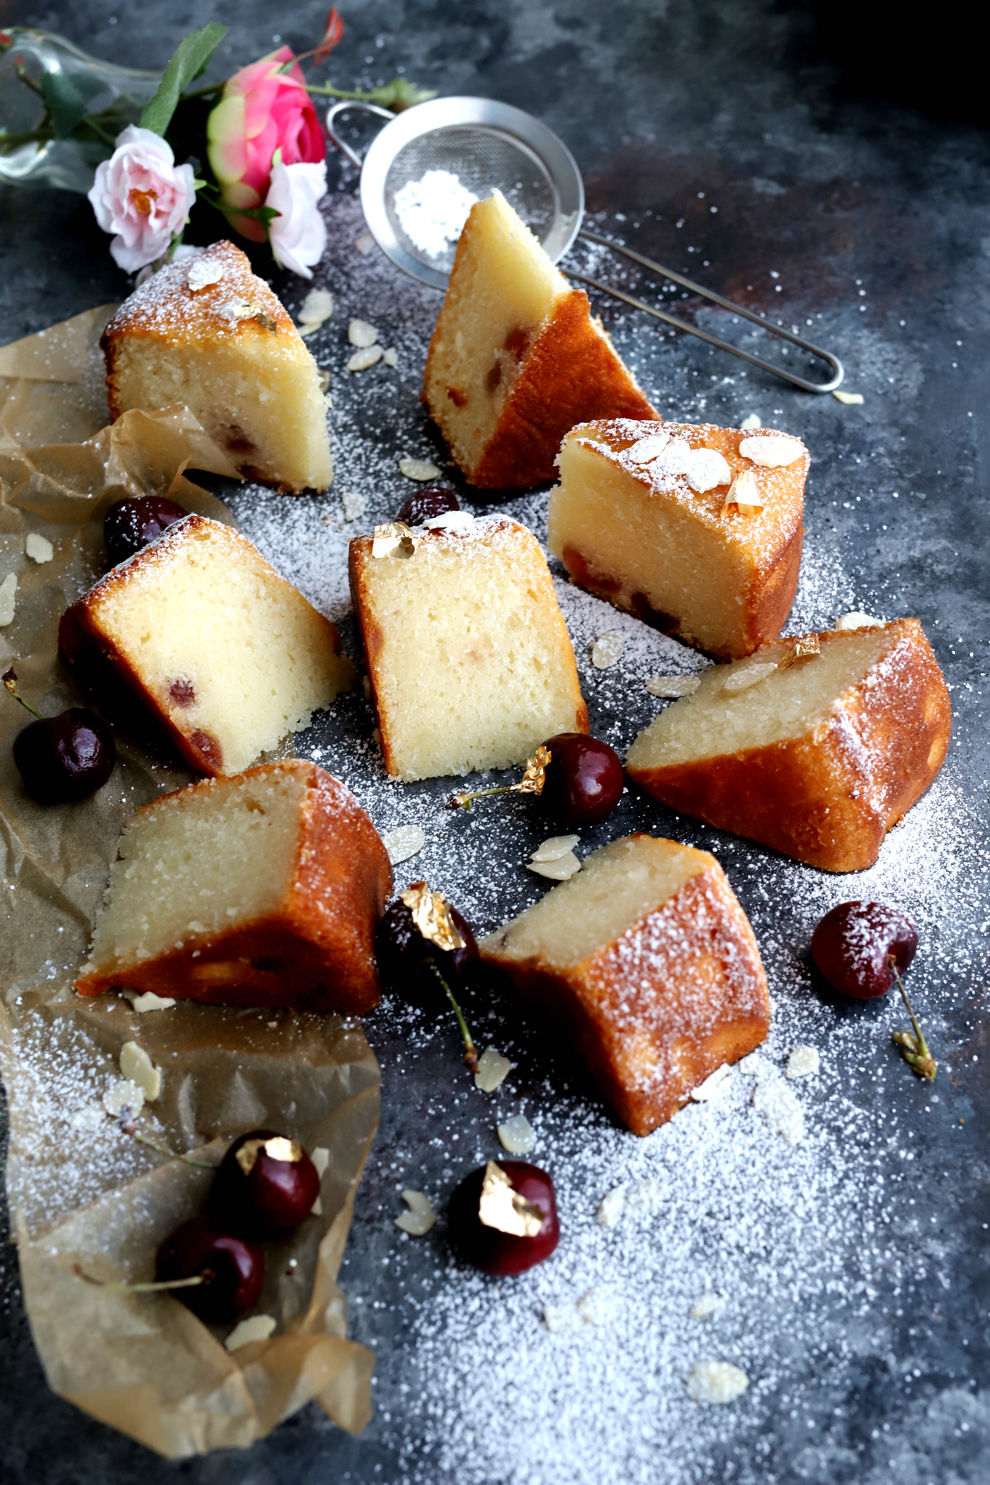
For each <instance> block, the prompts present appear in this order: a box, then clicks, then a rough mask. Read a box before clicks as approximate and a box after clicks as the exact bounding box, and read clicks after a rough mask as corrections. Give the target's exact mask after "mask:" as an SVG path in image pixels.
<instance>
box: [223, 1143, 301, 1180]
mask: <svg viewBox="0 0 990 1485" xmlns="http://www.w3.org/2000/svg"><path fill="white" fill-rule="evenodd" d="M262 1150H264V1152H265V1154H266V1155H267V1156H268V1158H269V1160H280V1161H282V1162H283V1163H284V1164H287V1165H298V1163H299V1161H300V1160H301V1159H302V1157H303V1148H302V1145H301V1144H300V1143H299V1141H298V1140H287V1139H285V1138H284V1137H283V1136H282V1135H273V1136H272V1138H271V1139H267V1140H261V1139H255V1140H245V1141H244V1143H243V1145H241V1147H240V1149H239V1150H238V1152H237V1154H236V1155H235V1156H234V1159H235V1160H236V1161H237V1164H238V1165H239V1166H240V1168H241V1170H242V1171H243V1172H244V1174H245V1175H246V1176H249V1175H250V1174H251V1172H252V1171H253V1170H254V1167H255V1165H256V1164H257V1160H258V1156H259V1155H260V1154H261V1152H262Z"/></svg>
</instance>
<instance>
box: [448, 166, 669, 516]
mask: <svg viewBox="0 0 990 1485" xmlns="http://www.w3.org/2000/svg"><path fill="white" fill-rule="evenodd" d="M423 401H424V402H425V403H426V406H427V407H428V408H429V411H430V416H431V417H432V418H433V420H434V422H435V423H437V424H438V425H439V428H440V430H441V432H442V433H443V436H444V438H445V439H446V440H447V444H448V446H449V448H450V452H451V453H452V454H453V456H454V459H455V460H456V461H457V463H458V465H459V466H460V467H461V469H462V470H463V471H464V474H465V475H466V476H467V479H468V480H469V481H470V483H471V484H473V485H479V486H482V487H484V488H489V489H500V488H504V487H512V488H528V487H529V486H532V485H538V484H542V483H545V482H546V481H547V480H552V479H553V478H554V459H555V457H556V454H557V450H558V449H559V447H560V441H561V439H562V438H563V436H564V434H565V433H566V432H567V430H568V429H569V428H573V426H574V424H575V423H580V422H582V421H583V420H585V419H588V418H609V417H611V418H615V417H630V418H650V417H654V416H655V413H654V411H653V408H652V407H651V406H650V403H649V401H648V400H647V398H646V396H645V394H644V393H643V391H642V390H641V389H640V387H639V386H638V385H637V384H636V381H635V379H634V378H633V377H632V375H631V374H630V373H629V371H627V369H626V367H625V366H623V364H622V362H621V360H620V359H619V357H618V355H617V354H616V352H615V350H614V349H613V346H612V342H611V341H610V340H609V338H608V336H607V335H606V333H605V331H604V330H603V328H602V325H601V322H600V321H599V320H595V319H592V317H591V311H590V308H589V305H588V296H587V294H585V293H584V291H583V290H581V289H572V288H571V286H570V284H569V283H568V282H567V280H566V279H565V278H564V276H563V274H562V273H560V272H559V270H558V269H557V268H555V267H554V265H553V263H552V262H551V261H550V259H549V258H548V256H547V254H546V253H545V252H544V251H543V248H542V247H541V246H540V244H539V242H538V241H537V240H536V238H535V237H534V236H533V234H532V232H530V230H529V228H528V227H526V225H525V224H524V223H523V222H522V221H521V220H520V218H519V217H518V216H517V215H516V213H515V212H514V211H513V210H512V207H511V206H510V205H509V203H508V202H507V201H506V200H505V197H504V196H503V195H502V194H501V193H500V192H499V191H495V192H493V194H492V195H491V196H490V197H489V198H488V200H487V201H479V202H477V203H476V204H475V205H474V206H473V207H472V208H471V214H470V216H469V217H468V219H467V222H466V223H465V225H464V229H463V231H462V233H461V236H460V240H459V241H458V244H457V253H456V256H455V258H454V267H453V269H452V271H451V275H450V283H449V285H448V288H447V297H446V299H445V300H444V303H443V308H442V309H441V311H440V318H439V319H438V321H437V327H436V330H435V331H434V333H433V339H432V340H431V342H430V353H429V356H428V358H427V362H426V371H425V374H424V378H423Z"/></svg>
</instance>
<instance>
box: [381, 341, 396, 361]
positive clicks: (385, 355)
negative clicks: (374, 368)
mask: <svg viewBox="0 0 990 1485" xmlns="http://www.w3.org/2000/svg"><path fill="white" fill-rule="evenodd" d="M382 360H383V361H384V362H385V365H386V366H398V364H399V356H398V352H397V351H396V349H395V346H392V345H390V346H387V347H386V349H385V350H384V351H382Z"/></svg>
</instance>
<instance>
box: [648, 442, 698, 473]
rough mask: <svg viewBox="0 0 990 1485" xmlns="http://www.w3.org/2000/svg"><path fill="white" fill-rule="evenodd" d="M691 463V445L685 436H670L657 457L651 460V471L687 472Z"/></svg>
mask: <svg viewBox="0 0 990 1485" xmlns="http://www.w3.org/2000/svg"><path fill="white" fill-rule="evenodd" d="M690 465H691V445H690V444H689V443H688V441H687V439H686V438H672V439H671V440H670V443H669V444H668V445H667V447H666V448H665V449H664V451H663V453H662V454H661V455H660V457H659V459H655V460H654V461H653V466H652V470H651V473H654V472H655V473H657V474H660V475H667V476H668V477H669V476H671V475H678V474H687V472H688V469H689V468H690Z"/></svg>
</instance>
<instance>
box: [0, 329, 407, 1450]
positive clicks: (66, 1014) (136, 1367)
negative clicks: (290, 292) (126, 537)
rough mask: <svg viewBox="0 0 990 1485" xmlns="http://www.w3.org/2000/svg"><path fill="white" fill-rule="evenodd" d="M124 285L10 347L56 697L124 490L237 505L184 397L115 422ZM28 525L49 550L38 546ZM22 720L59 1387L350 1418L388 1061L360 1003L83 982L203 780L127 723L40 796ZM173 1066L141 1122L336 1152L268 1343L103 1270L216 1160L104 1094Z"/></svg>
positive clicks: (362, 1354) (197, 1199) (33, 1200)
mask: <svg viewBox="0 0 990 1485" xmlns="http://www.w3.org/2000/svg"><path fill="white" fill-rule="evenodd" d="M112 309H113V306H112V305H111V306H104V307H103V308H101V309H97V310H92V311H90V312H88V313H87V314H84V315H78V316H76V317H75V319H73V320H68V321H66V322H65V323H64V324H63V325H57V326H54V327H52V329H51V330H49V331H45V332H43V333H42V334H41V335H35V336H31V337H29V338H28V339H26V340H23V341H19V342H17V343H15V344H14V345H12V346H6V347H3V348H0V495H2V501H0V580H2V579H3V578H4V577H5V576H6V575H7V573H9V572H14V573H16V575H17V582H18V588H17V596H16V609H15V615H14V620H13V622H12V623H11V624H9V625H7V626H6V627H3V628H0V668H2V669H6V668H7V667H8V666H9V665H11V664H13V665H14V667H15V669H16V672H17V677H18V686H19V690H20V691H21V694H22V695H24V696H26V697H27V699H28V700H30V701H31V702H32V704H33V705H35V706H36V707H37V708H38V710H39V711H40V712H42V713H43V714H44V715H46V716H50V715H54V714H55V713H57V712H59V711H61V710H62V709H63V708H64V707H66V706H71V705H79V704H81V698H80V697H79V696H78V695H77V694H76V692H75V690H74V688H73V687H72V685H71V683H70V682H69V680H68V678H67V676H66V675H65V674H64V672H63V670H62V668H61V666H60V664H59V661H58V658H57V653H56V644H57V633H58V621H59V618H60V616H61V614H62V612H63V610H64V609H65V608H66V607H67V606H68V604H69V603H71V602H72V601H73V600H74V599H75V598H76V597H77V596H78V594H79V593H80V592H81V591H82V590H83V589H84V588H85V587H86V586H88V584H89V583H90V582H92V581H94V580H95V578H96V577H97V576H98V575H99V574H100V572H101V571H102V570H103V565H104V552H103V538H102V517H103V514H104V512H105V510H106V508H107V506H108V505H109V504H110V503H111V501H113V500H116V499H119V498H121V497H122V496H124V495H138V494H167V495H169V496H171V497H172V498H173V499H177V500H179V501H180V503H181V504H183V505H185V506H186V507H187V508H188V509H190V510H195V511H198V512H199V513H200V514H203V515H209V516H212V517H214V518H215V519H217V520H222V521H226V522H228V523H230V524H233V518H232V516H231V514H230V512H229V511H228V510H227V508H226V507H225V506H224V505H223V504H222V503H221V502H220V501H218V500H217V499H215V497H213V496H212V495H210V494H208V493H207V492H206V491H205V490H202V489H201V488H199V487H198V486H197V485H195V484H193V483H192V482H191V481H189V480H188V479H187V478H186V476H185V470H186V469H187V468H188V467H190V466H192V467H195V468H198V469H209V470H213V471H215V472H217V473H231V472H232V471H231V470H230V469H229V466H227V462H226V460H225V458H224V456H223V455H222V454H221V453H220V452H219V451H218V450H217V449H216V448H215V447H214V446H213V445H212V444H211V443H210V441H209V439H208V438H207V437H206V435H205V433H204V432H203V430H202V428H201V427H200V425H199V424H198V422H197V421H196V419H195V418H194V417H193V416H192V415H191V414H190V413H189V412H188V410H187V409H185V408H172V409H168V410H167V411H166V412H163V413H156V414H146V413H141V412H129V413H126V414H124V416H123V417H122V418H120V419H119V420H118V421H117V422H116V423H115V424H114V425H113V426H112V427H106V426H104V425H105V423H106V419H107V408H106V400H105V394H104V393H103V388H102V357H100V356H99V351H98V341H99V336H100V333H101V331H102V328H103V326H104V324H105V323H106V320H107V319H108V317H109V315H110V313H111V312H112ZM29 532H37V533H39V534H40V535H42V536H44V537H46V538H47V539H48V540H49V541H50V542H51V543H52V546H53V548H54V557H53V560H52V561H50V562H47V563H43V564H38V563H35V562H34V561H33V560H32V559H31V558H29V557H28V556H27V555H26V553H25V538H26V536H27V534H28V533H29ZM28 721H29V718H28V717H27V715H26V714H25V713H24V712H23V710H22V709H21V708H20V707H18V706H17V705H16V703H15V702H13V701H12V700H11V699H10V698H8V697H7V696H6V695H4V694H2V693H0V871H2V880H0V891H2V897H3V901H2V905H0V914H2V917H0V921H2V925H3V926H2V930H0V1076H2V1078H3V1081H4V1084H5V1086H6V1091H7V1098H8V1105H9V1112H10V1148H9V1155H8V1163H7V1193H8V1198H9V1201H10V1207H11V1215H12V1230H13V1233H14V1236H15V1240H16V1242H17V1245H18V1255H19V1259H20V1268H21V1276H22V1280H23V1285H24V1294H25V1301H26V1307H27V1313H28V1318H29V1320H30V1324H31V1329H32V1333H33V1335H34V1339H35V1343H36V1345H37V1348H38V1352H39V1355H40V1357H41V1361H42V1364H43V1366H44V1368H45V1373H46V1375H47V1377H48V1381H49V1382H50V1384H51V1386H52V1387H53V1388H54V1390H55V1391H56V1392H58V1393H60V1394H61V1395H62V1396H63V1397H66V1398H68V1399H69V1400H70V1401H72V1402H74V1403H75V1404H77V1405H78V1406H79V1407H81V1408H83V1409H84V1410H85V1411H86V1412H88V1413H90V1414H92V1415H93V1416H94V1417H96V1418H99V1419H101V1420H102V1421H103V1422H105V1423H109V1424H111V1425H112V1426H113V1427H114V1428H118V1429H120V1430H121V1431H122V1432H124V1433H127V1434H130V1435H131V1436H132V1437H133V1438H136V1439H139V1440H140V1441H141V1442H142V1443H144V1444H146V1445H148V1446H149V1447H150V1448H152V1449H155V1450H156V1451H157V1452H158V1453H160V1454H162V1455H165V1456H167V1457H168V1458H172V1459H178V1458H182V1457H184V1456H187V1455H190V1454H196V1453H203V1452H205V1451H207V1450H210V1449H214V1448H219V1447H221V1446H228V1447H229V1446H231V1445H234V1446H246V1445H248V1444H250V1443H252V1442H253V1441H254V1440H255V1439H257V1438H261V1437H263V1436H264V1435H265V1434H266V1433H268V1432H269V1431H270V1430H271V1429H272V1428H273V1427H274V1426H275V1425H276V1424H277V1423H278V1422H279V1421H280V1420H281V1419H283V1418H286V1417H288V1416H289V1415H290V1414H291V1413H293V1412H294V1411H295V1410H296V1409H297V1408H299V1407H301V1406H302V1405H303V1404H304V1403H305V1402H307V1401H309V1400H310V1399H313V1398H315V1399H316V1400H317V1401H318V1402H319V1403H320V1404H321V1406H322V1407H323V1408H324V1409H325V1411H326V1412H327V1414H328V1415H329V1416H330V1417H331V1418H332V1419H333V1420H334V1422H336V1423H338V1424H339V1425H340V1426H341V1427H343V1428H346V1429H349V1430H351V1431H352V1432H357V1431H359V1430H360V1429H361V1428H362V1427H363V1426H364V1424H365V1423H366V1421H367V1419H368V1418H369V1417H370V1412H371V1404H370V1397H371V1389H370V1380H371V1371H372V1367H373V1365H374V1357H373V1355H372V1353H371V1352H370V1351H368V1350H367V1349H366V1348H365V1347H363V1346H360V1345H357V1344H356V1343H355V1342H353V1341H349V1340H347V1338H346V1299H345V1296H344V1293H343V1291H342V1290H341V1289H340V1287H339V1285H338V1284H337V1282H336V1278H337V1273H338V1270H339V1267H340V1262H341V1257H342V1254H343V1250H344V1244H345V1242H346V1238H347V1231H348V1228H349V1225H350V1220H351V1212H352V1206H353V1201H354V1194H355V1191H356V1187H357V1182H358V1180H359V1178H360V1175H361V1171H362V1168H363V1166H364V1162H365V1160H366V1158H367V1154H368V1150H369V1148H370V1146H371V1141H372V1139H373V1137H374V1133H375V1130H376V1128H377V1123H378V1108H379V1073H378V1067H377V1064H376V1062H375V1058H374V1055H373V1053H372V1052H371V1050H370V1048H369V1047H368V1044H367V1042H366V1041H365V1038H364V1035H363V1033H362V1031H361V1029H360V1026H359V1024H358V1023H357V1022H356V1021H354V1020H349V1019H347V1018H344V1017H333V1016H326V1017H318V1016H299V1015H295V1014H293V1013H291V1012H280V1011H270V1010H268V1011H253V1010H243V1009H235V1008H230V1009H228V1008H225V1007H218V1006H217V1007H215V1006H201V1005H196V1004H193V1003H192V1002H185V1003H183V1002H180V1003H179V1004H177V1005H176V1006H175V1007H173V1008H172V1009H169V1010H154V1011H150V1012H147V1013H144V1014H138V1013H137V1012H136V1011H134V1010H133V1009H132V1007H131V1005H130V1003H129V1002H128V1001H127V999H126V998H125V997H123V996H121V995H117V994H113V995H105V996H102V997H99V998H97V999H96V1000H88V999H83V998H81V997H79V996H77V995H76V994H75V991H74V990H73V988H72V978H73V974H74V971H75V967H76V966H77V965H78V963H79V962H80V960H81V959H82V958H83V957H84V955H85V952H86V949H87V947H88V940H89V935H90V932H91V928H92V923H93V919H94V916H95V912H96V909H97V907H98V905H99V903H100V901H101V899H102V895H103V892H104V889H105V886H106V882H107V876H108V869H109V864H110V862H111V861H112V860H113V858H114V857H115V855H116V848H117V840H118V837H119V835H120V831H121V828H122V826H123V824H124V823H125V821H126V820H127V819H129V818H130V816H131V815H132V814H133V813H134V811H135V810H136V809H137V808H138V807H139V806H140V805H141V804H144V803H145V802H147V801H148V800H150V799H153V798H155V797H156V796H157V795H159V794H161V793H164V792H166V791H167V790H169V789H174V788H179V787H181V786H182V785H183V784H185V783H188V782H190V781H191V779H192V777H193V776H192V775H191V774H189V773H187V772H185V771H183V770H181V769H179V768H174V767H170V766H167V765H166V764H164V763H162V762H161V761H159V760H157V759H156V758H154V757H153V756H152V755H151V754H150V753H148V752H146V751H145V750H144V749H143V748H142V747H141V746H140V743H139V742H136V741H134V740H133V739H130V738H128V737H127V736H125V735H123V734H121V733H119V732H118V733H116V734H115V736H116V741H117V747H118V765H117V767H116V769H115V770H114V774H113V776H112V778H111V780H110V782H109V783H108V784H107V785H106V786H105V787H104V788H103V789H102V790H100V791H99V792H98V793H97V794H96V795H94V796H92V797H91V798H90V799H88V800H84V801H83V802H82V803H80V804H77V805H71V806H64V807H56V808H44V807H42V806H40V805H37V804H35V803H34V802H33V801H32V800H31V799H29V798H28V797H27V796H26V795H25V793H24V791H23V788H22V786H21V780H20V776H19V774H18V773H17V770H16V768H15V766H14V763H13V758H12V755H11V744H12V741H13V738H14V736H15V735H16V734H17V732H19V731H20V729H21V728H22V727H24V726H25V725H26V724H27V722H28ZM130 1040H133V1041H137V1042H138V1043H140V1045H141V1046H142V1047H144V1049H145V1050H146V1051H147V1052H148V1054H149V1056H150V1057H151V1059H152V1061H153V1062H154V1063H155V1065H156V1066H158V1067H160V1068H161V1070H162V1074H163V1088H162V1093H161V1097H160V1098H159V1099H158V1100H156V1101H155V1102H154V1103H149V1104H146V1105H145V1109H144V1111H143V1113H142V1116H141V1118H140V1120H139V1122H138V1126H137V1127H138V1130H139V1131H140V1132H142V1133H145V1134H147V1135H149V1136H150V1137H151V1138H153V1139H155V1140H156V1141H157V1142H159V1143H160V1144H162V1145H164V1146H166V1147H167V1148H168V1149H169V1150H172V1151H181V1152H187V1153H194V1154H195V1155H196V1156H197V1158H200V1159H204V1160H209V1161H211V1162H214V1163H216V1162H219V1160H220V1158H221V1156H222V1154H223V1152H224V1150H225V1149H226V1147H227V1145H228V1144H229V1142H230V1140H231V1139H232V1138H233V1137H234V1136H235V1135H236V1134H238V1133H240V1132H242V1131H243V1130H244V1129H246V1128H250V1127H258V1126H267V1127H270V1128H274V1129H277V1130H279V1131H281V1132H284V1133H286V1134H288V1135H290V1136H293V1137H295V1138H298V1139H300V1140H301V1141H302V1143H303V1145H304V1146H305V1147H306V1149H307V1150H313V1149H317V1148H322V1149H325V1150H326V1151H327V1152H328V1157H329V1158H328V1163H327V1168H326V1171H325V1173H324V1175H323V1179H322V1190H321V1197H320V1203H321V1205H322V1213H321V1214H319V1215H312V1216H310V1217H309V1218H308V1219H307V1220H306V1221H305V1222H304V1223H303V1224H302V1226H301V1227H300V1228H299V1229H298V1230H297V1232H296V1234H294V1235H293V1236H292V1237H291V1238H290V1239H288V1240H285V1241H283V1242H281V1243H278V1244H269V1245H267V1246H266V1262H267V1267H266V1283H265V1289H264V1292H263V1294H262V1298H261V1301H260V1303H259V1305H258V1308H257V1311H256V1312H255V1313H258V1314H267V1315H271V1316H272V1317H274V1319H275V1320H276V1322H277V1328H276V1332H275V1334H274V1335H273V1336H272V1338H271V1339H270V1340H268V1341H261V1342H253V1343H252V1344H250V1345H248V1346H245V1347H241V1348H239V1349H238V1350H237V1351H235V1352H233V1353H229V1352H228V1351H227V1350H226V1349H225V1347H224V1345H223V1338H224V1335H225V1333H227V1332H229V1330H230V1329H231V1328H232V1327H225V1328H213V1327H208V1326H206V1325H204V1324H202V1323H201V1322H200V1321H199V1320H197V1319H196V1318H195V1316H193V1315H192V1314H191V1312H190V1311H188V1310H187V1309H186V1308H185V1307H184V1306H183V1305H182V1304H180V1303H178V1302H177V1301H176V1300H174V1299H172V1298H171V1297H170V1296H168V1295H162V1294H130V1293H126V1292H121V1291H116V1290H111V1289H104V1288H97V1287H94V1286H92V1285H89V1284H86V1283H85V1282H83V1281H82V1280H81V1279H80V1278H78V1277H77V1275H76V1274H75V1272H74V1266H75V1265H77V1264H78V1265H80V1266H81V1267H82V1268H83V1269H84V1270H85V1271H86V1272H87V1273H89V1274H91V1275H93V1277H95V1278H98V1279H104V1280H113V1279H123V1280H130V1281H133V1280H140V1279H147V1278H150V1277H152V1273H153V1267H154V1254H155V1250H156V1248H157V1245H158V1244H159V1242H160V1241H161V1240H162V1238H163V1237H165V1236H166V1234H167V1233H168V1232H170V1231H171V1229H172V1228H174V1227H175V1226H176V1225H177V1224H178V1223H179V1222H181V1221H184V1220H185V1219H186V1218H187V1217H190V1216H193V1215H194V1214H195V1213H196V1212H198V1211H200V1210H201V1208H202V1203H203V1199H204V1196H205V1193H206V1190H207V1188H208V1185H209V1182H210V1179H211V1176H210V1172H209V1171H208V1170H203V1169H200V1168H198V1167H195V1166H191V1165H188V1164H185V1163H184V1162H182V1161H179V1160H174V1159H169V1158H168V1157H167V1156H165V1155H162V1154H160V1153H158V1152H156V1151H155V1150H152V1149H150V1148H148V1147H147V1146H145V1145H143V1144H141V1143H138V1142H137V1141H136V1140H134V1139H133V1138H132V1137H131V1136H130V1135H128V1134H127V1133H125V1132H123V1131H122V1130H121V1129H120V1127H119V1125H118V1124H117V1123H116V1122H115V1121H113V1120H111V1119H110V1118H109V1117H108V1116H107V1115H106V1114H105V1113H104V1111H103V1109H102V1104H101V1098H102V1094H103V1092H104V1091H105V1090H106V1089H107V1088H109V1087H110V1085H111V1084H112V1083H114V1082H115V1081H117V1080H118V1079H119V1077H120V1073H119V1068H118V1058H119V1054H120V1049H121V1047H122V1046H123V1044H124V1042H126V1041H130Z"/></svg>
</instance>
